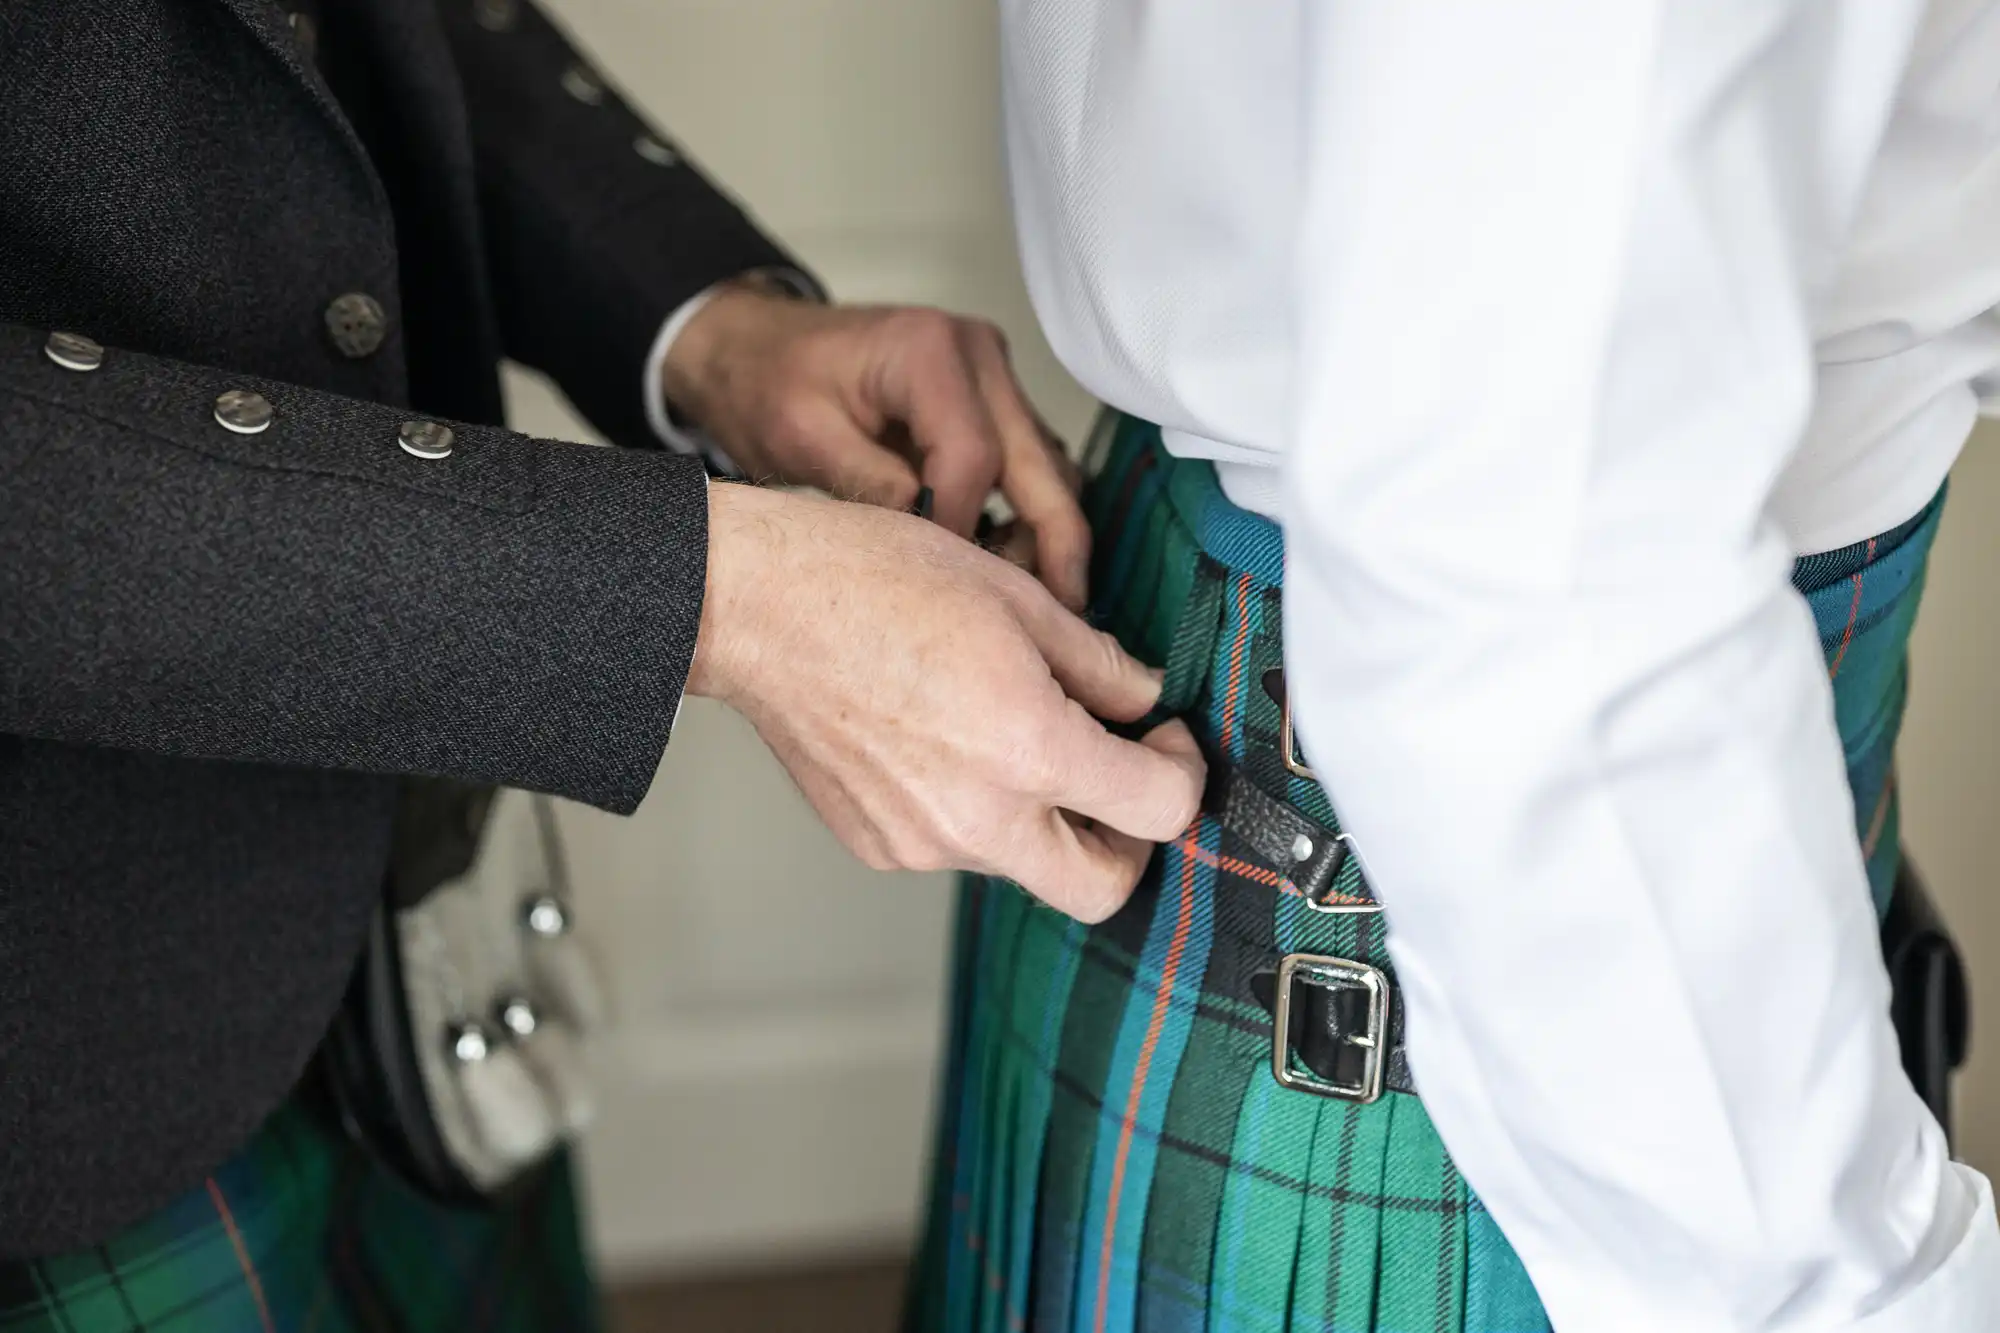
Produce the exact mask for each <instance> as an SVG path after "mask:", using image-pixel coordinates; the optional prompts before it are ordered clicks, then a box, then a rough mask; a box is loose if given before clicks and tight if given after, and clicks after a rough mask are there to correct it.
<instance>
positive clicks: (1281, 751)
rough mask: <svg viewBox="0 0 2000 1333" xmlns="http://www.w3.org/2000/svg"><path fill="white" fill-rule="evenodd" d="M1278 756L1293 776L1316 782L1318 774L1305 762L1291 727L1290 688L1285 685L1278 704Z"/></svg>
mask: <svg viewBox="0 0 2000 1333" xmlns="http://www.w3.org/2000/svg"><path fill="white" fill-rule="evenodd" d="M1278 757H1279V758H1280V759H1282V760H1284V762H1285V767H1286V768H1287V769H1288V770H1289V771H1290V772H1291V773H1292V774H1294V775H1295V776H1297V777H1302V778H1304V779H1305V780H1306V781H1307V782H1318V781H1319V774H1317V773H1315V772H1313V771H1312V767H1311V766H1310V765H1308V764H1307V763H1306V757H1305V755H1303V754H1301V753H1300V752H1299V737H1298V732H1297V731H1295V730H1293V728H1292V690H1291V687H1290V686H1289V685H1288V686H1286V687H1285V697H1284V699H1283V700H1281V701H1280V702H1279V704H1278Z"/></svg>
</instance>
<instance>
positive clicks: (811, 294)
mask: <svg viewBox="0 0 2000 1333" xmlns="http://www.w3.org/2000/svg"><path fill="white" fill-rule="evenodd" d="M756 271H757V272H758V273H761V274H763V275H765V276H767V277H769V278H771V279H772V280H774V281H776V282H779V283H782V284H783V285H784V286H786V287H789V288H791V289H792V291H794V292H796V293H797V294H798V295H799V297H800V299H801V300H810V301H823V300H825V299H826V297H825V294H824V293H823V292H821V291H820V289H819V284H817V283H815V282H814V281H813V280H812V279H811V278H810V277H808V276H807V275H806V274H805V273H803V272H801V271H800V270H798V269H792V268H772V269H758V270H756ZM739 276H740V275H739ZM734 281H736V279H735V278H731V279H728V280H727V281H724V282H718V283H716V284H715V285H714V286H712V287H708V288H706V289H704V290H703V291H701V292H699V293H697V294H696V295H694V296H692V297H690V298H689V299H687V300H686V301H683V302H682V303H681V305H680V308H679V309H677V310H675V311H674V312H673V314H671V315H668V316H667V319H666V322H665V323H664V324H662V325H660V331H659V332H658V333H657V334H655V335H654V336H653V346H652V349H651V350H650V351H648V352H647V353H646V367H645V372H644V383H642V384H641V385H640V386H639V391H640V393H641V394H642V395H643V396H644V397H643V401H644V402H645V404H646V424H647V425H649V426H651V427H652V428H653V434H654V435H655V436H657V437H658V438H659V441H660V443H661V444H663V445H665V446H666V447H667V448H669V449H671V450H673V451H674V452H675V453H679V454H693V455H695V456H696V457H699V458H703V459H706V460H707V461H708V464H709V466H710V467H712V468H713V469H715V471H717V472H719V473H721V474H722V475H723V476H725V477H740V476H742V475H743V474H742V472H741V471H740V470H739V469H738V468H737V466H736V464H735V463H734V462H732V461H731V460H730V457H729V455H728V454H726V453H724V452H723V450H722V447H721V446H720V445H718V444H716V442H715V441H714V440H713V439H711V438H709V436H708V435H707V433H706V432H704V431H700V430H697V429H695V428H694V427H692V426H689V425H687V424H685V423H683V422H681V421H679V420H677V419H676V418H675V416H674V410H673V407H672V406H671V405H670V404H669V403H668V402H667V385H666V377H665V373H664V372H665V370H666V364H667V356H668V355H669V354H670V353H671V352H672V351H673V349H674V344H675V343H676V342H678V341H679V340H680V336H681V334H682V333H684V332H686V331H687V326H688V325H690V324H692V323H694V318H695V316H696V315H699V314H700V313H701V312H702V310H703V309H704V308H705V307H706V306H707V305H708V303H709V302H710V301H712V300H714V299H715V297H716V295H717V293H719V292H721V290H722V289H723V288H724V287H726V286H728V285H729V283H730V282H734Z"/></svg>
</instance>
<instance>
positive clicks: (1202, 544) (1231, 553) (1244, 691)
mask: <svg viewBox="0 0 2000 1333" xmlns="http://www.w3.org/2000/svg"><path fill="white" fill-rule="evenodd" d="M1098 436H1099V439H1098V441H1097V443H1096V444H1095V445H1094V446H1093V452H1096V453H1102V454H1103V455H1104V461H1103V465H1102V467H1101V470H1099V471H1098V472H1097V474H1096V475H1095V476H1094V477H1093V479H1092V481H1091V483H1090V487H1089V490H1088V492H1087V494H1086V506H1087V508H1088V510H1089V513H1090V517H1091V521H1092V524H1093V527H1094V529H1095V531H1096V534H1097V556H1096V560H1095V566H1094V568H1093V571H1092V598H1093V606H1094V611H1095V614H1096V615H1097V617H1099V619H1100V622H1101V623H1103V624H1105V625H1106V626H1107V627H1108V628H1110V629H1111V630H1112V631H1113V632H1115V633H1116V634H1117V635H1118V637H1119V638H1120V639H1121V640H1122V641H1123V642H1124V643H1125V645H1126V646H1127V648H1128V649H1130V650H1131V651H1132V652H1133V653H1134V654H1136V655H1137V656H1139V657H1140V658H1142V659H1144V660H1145V661H1148V662H1153V663H1165V665H1166V672H1167V680H1166V687H1165V696H1166V697H1165V700H1164V702H1165V704H1166V705H1167V706H1168V707H1169V708H1170V709H1171V710H1172V711H1174V712H1178V713H1181V714H1182V715H1184V716H1186V717H1187V718H1188V720H1189V721H1190V723H1191V724H1192V725H1193V726H1194V727H1195V728H1196V729H1197V731H1198V732H1200V733H1202V736H1203V740H1204V742H1205V744H1206V745H1207V746H1208V747H1209V748H1210V752H1211V753H1222V754H1226V755H1228V756H1229V757H1230V758H1231V759H1233V760H1234V762H1236V763H1237V764H1240V765H1242V766H1244V767H1245V768H1246V769H1247V771H1248V773H1249V774H1250V776H1251V777H1252V778H1253V779H1254V780H1255V781H1257V782H1258V784H1259V785H1260V786H1262V787H1263V788H1264V789H1265V790H1266V791H1267V792H1269V793H1271V794H1273V795H1279V796H1283V797H1284V798H1286V799H1288V800H1289V801H1291V802H1292V803H1293V804H1294V805H1296V806H1297V807H1299V808H1300V809H1302V810H1304V811H1305V812H1306V813H1308V814H1311V815H1312V816H1313V817H1314V818H1316V819H1317V820H1319V821H1320V822H1321V823H1323V824H1325V825H1327V826H1329V827H1337V823H1336V821H1335V819H1334V815H1333V811H1332V810H1331V809H1329V808H1328V805H1327V802H1326V798H1325V796H1324V794H1323V793H1321V791H1320V790H1319V788H1318V787H1317V786H1315V785H1313V784H1311V783H1309V782H1306V781H1304V780H1302V779H1299V778H1296V777H1294V776H1292V775H1291V774H1290V773H1289V772H1288V771H1287V770H1286V769H1285V768H1284V767H1283V765H1282V763H1281V761H1280V758H1279V755H1278V750H1277V736H1278V729H1279V717H1278V709H1277V707H1276V705H1275V704H1274V703H1273V702H1272V701H1271V699H1270V698H1269V697H1268V696H1267V695H1266V692H1265V691H1264V689H1263V688H1261V685H1260V683H1259V682H1260V681H1261V679H1262V677H1263V674H1264V672H1265V671H1266V670H1267V669H1269V668H1271V667H1275V666H1278V665H1279V664H1280V662H1281V653H1280V593H1279V588H1280V584H1281V582H1282V578H1283V565H1284V548H1283V541H1282V537H1281V534H1280V531H1279V529H1278V527H1277V526H1276V525H1275V524H1273V523H1271V522H1270V521H1268V520H1266V519H1264V518H1261V517H1259V516H1257V515H1254V514H1251V513H1249V512H1247V511H1244V510H1242V509H1239V508H1237V507H1236V506H1235V505H1233V504H1231V503H1230V502H1229V501H1228V500H1227V499H1226V498H1225V497H1224V496H1223V494H1222V492H1221V490H1220V488H1219V486H1218V485H1217V483H1216V479H1215V473H1214V469H1213V468H1212V467H1211V466H1210V465H1209V464H1207V463H1205V462H1198V461H1187V460H1177V459H1175V458H1173V457H1171V456H1170V455H1168V454H1167V453H1166V452H1165V450H1164V449H1163V448H1162V447H1161V445H1160V439H1159V432H1158V430H1157V429H1156V428H1154V427H1152V426H1149V425H1147V424H1145V423H1143V422H1139V421H1135V420H1131V419H1128V418H1121V417H1116V416H1112V417H1109V418H1107V420H1106V422H1105V423H1103V424H1102V425H1101V426H1100V429H1099V432H1098ZM1941 502H1942V495H1940V497H1939V499H1938V500H1935V501H1933V502H1932V504H1931V505H1930V506H1929V507H1927V508H1926V509H1925V511H1924V512H1923V513H1922V514H1920V515H1918V516H1917V517H1916V518H1915V519H1912V520H1911V521H1910V522H1909V523H1907V524H1905V525H1903V526H1902V527H1900V528H1898V529H1897V530H1896V531H1894V532H1892V533H1888V534H1885V535H1884V536H1882V537H1879V538H1877V539H1875V540H1874V541H1870V542H1865V543H1862V544H1860V545H1858V546H1856V547H1853V548H1850V549H1848V550H1844V551H1838V552H1833V553H1831V554H1828V555H1822V556H1815V557H1811V558H1809V559H1806V560H1803V561H1800V562H1799V564H1798V566H1797V567H1796V569H1795V571H1794V583H1795V585H1796V586H1797V587H1798V588H1799V590H1800V591H1801V592H1802V593H1804V594H1805V596H1806V597H1807V600H1808V601H1809V602H1810V604H1811V606H1812V609H1813V613H1814V615H1815V617H1816V618H1817V621H1818V625H1819V630H1820V637H1821V641H1822V643H1823V645H1824V647H1825V650H1826V660H1827V667H1828V671H1829V673H1830V674H1831V675H1832V678H1833V684H1834V692H1835V698H1836V708H1837V713H1838V721H1839V728H1840V733H1841V736H1842V739H1843V740H1844V742H1845V745H1846V755H1847V763H1848V777H1849V779H1850V782H1851V785H1852V788H1853V791H1854V798H1855V826H1856V832H1857V835H1858V836H1859V837H1860V838H1861V840H1862V842H1863V843H1864V845H1865V847H1866V849H1867V853H1868V857H1867V859H1868V867H1869V874H1870V880H1871V884H1872V887H1873V890H1874V894H1875V898H1876V904H1877V907H1878V910H1879V909H1880V908H1881V907H1882V906H1884V905H1886V903H1887V901H1888V894H1889V889H1890V886H1891V884H1892V882H1893V880H1894V877H1895V873H1896V868H1897V857H1898V850H1897V820H1896V795H1895V786H1894V782H1893V780H1892V776H1891V769H1890V760H1891V756H1892V752H1893V749H1894V744H1895V738H1896V733H1897V729H1898V727H1899V725H1900V722H1901V718H1902V711H1903V698H1904V687H1905V673H1904V650H1905V647H1906V644H1907V641H1908V636H1909V630H1910V625H1911V621H1912V619H1913V617H1914V615H1915V613H1916V607H1917V602H1918V598H1919V596H1920V593H1921V589H1922V583H1923V568H1924V561H1925V558H1926V555H1927V553H1928V551H1929V548H1930V544H1931V540H1932V537H1933V536H1934V534H1935V532H1936V529H1937V521H1938V514H1939V510H1940V508H1941ZM1358 874H1359V871H1358V867H1357V866H1356V865H1355V864H1354V863H1353V862H1352V861H1350V863H1349V866H1348V868H1347V869H1346V870H1344V871H1343V878H1342V879H1341V880H1339V881H1336V884H1335V892H1336V893H1338V894H1348V895H1357V896H1365V895H1366V893H1367V890H1366V887H1365V886H1364V885H1363V884H1362V883H1361V882H1360V880H1359V878H1358ZM1383 944H1384V930H1383V925H1382V922H1381V920H1380V918H1379V917H1377V916H1372V915H1366V914H1353V915H1337V916H1336V915H1327V914H1322V913H1314V912H1311V911H1308V910H1307V909H1306V906H1305V903H1304V900H1303V898H1302V897H1301V895H1300V893H1299V891H1298V889H1297V888H1296V887H1295V886H1293V885H1292V884H1291V883H1290V882H1289V881H1287V880H1284V879H1282V878H1281V877H1280V876H1279V875H1278V874H1276V873H1274V872H1273V870H1272V869H1271V868H1270V867H1268V866H1265V865H1261V864H1258V863H1256V862H1255V860H1254V858H1252V857H1251V856H1250V854H1249V853H1248V852H1247V850H1246V849H1245V848H1243V847H1242V846H1240V845H1238V844H1237V843H1236V842H1235V841H1234V839H1233V837H1231V836H1228V835H1224V834H1223V833H1222V832H1221V831H1220V830H1219V829H1218V827H1217V825H1216V823H1215V821H1214V820H1213V819H1212V818H1209V817H1206V816H1205V817H1203V818H1202V819H1201V820H1200V821H1198V822H1197V823H1196V825H1195V826H1194V827H1193V828H1192V829H1190V830H1189V831H1188V833H1187V834H1185V835H1184V836H1183V837H1181V838H1180V839H1179V840H1178V841H1176V842H1175V843H1173V844H1171V845H1168V846H1165V847H1163V848H1161V849H1160V851H1159V853H1158V854H1157V855H1156V856H1155V857H1154V859H1153V863H1152V865H1151V867H1150V868H1149V870H1148V872H1147V874H1146V877H1145V880H1144V881H1143V883H1142V885H1141V887H1140V889H1139V891H1138V893H1137V894H1136V895H1135V896H1134V897H1133V899H1132V901H1131V902H1130V903H1129V904H1128V905H1127V906H1126V908H1125V909H1124V910H1123V911H1121V912H1120V913H1119V914H1118V915H1117V916H1115V917H1113V918H1112V919H1111V920H1110V921H1108V922H1105V923H1104V924H1103V925H1100V926H1097V927H1094V928H1092V927H1085V926H1082V925H1079V924H1077V923H1075V922H1073V921H1070V920H1068V919H1067V918H1065V917H1063V916H1061V915H1060V914H1058V913H1056V912H1053V911H1051V910H1049V909H1047V908H1045V907H1042V906H1041V905H1040V904H1038V903H1036V902H1035V901H1033V900H1032V899H1030V898H1029V897H1028V896H1026V895H1025V894H1023V893H1022V892H1021V891H1020V890H1018V889H1017V888H1015V887H1014V886H1013V885H1011V884H1008V883H1006V882H1003V881H997V880H989V879H981V878H976V877H975V878H968V879H967V880H966V881H965V882H964V884H963V887H962V890H961V897H960V904H959V917H958V924H957V943H956V960H955V961H956V984H955V991H954V996H953V1002H952V1009H951V1029H950V1032H949V1034H948V1041H949V1051H948V1065H947V1072H946V1075H945V1079H944V1083H943V1087H942V1093H941V1104H940V1108H939V1132H938V1142H937V1146H936V1159H935V1162H934V1165H933V1175H932V1182H933V1183H932V1190H931V1198H930V1205H929V1219H928V1224H927V1227H926V1230H925V1236H924V1245H923V1253H922V1256H921V1258H920V1261H919V1264H918V1268H917V1273H916V1280H915V1283H914V1285H913V1287H912V1293H911V1301H910V1306H909V1311H908V1322H909V1325H910V1326H911V1327H912V1328H913V1329H917V1330H926V1331H928V1330H951V1333H960V1331H961V1330H1014V1329H1024V1328H1033V1329H1037V1330H1049V1331H1050V1333H1060V1331H1063V1330H1082V1331H1084V1333H1117V1331H1120V1330H1127V1329H1144V1330H1149V1331H1153V1330H1161V1331H1167V1330H1171V1331H1176V1333H1177V1331H1179V1330H1190V1331H1191V1330H1202V1329H1217V1330H1220V1329H1231V1330H1267V1329H1268V1330H1281V1329H1282V1330H1313V1331H1314V1333H1322V1331H1329V1330H1330V1331H1332V1333H1371V1331H1379V1333H1546V1330H1547V1329H1548V1320H1547V1317H1546V1315H1545V1314H1544V1313H1543V1311H1542V1307H1541V1303H1540V1302H1539V1300H1538V1299H1537V1298H1536V1295H1535V1291H1534V1288H1533V1286H1532V1284H1531V1283H1530V1282H1529V1281H1528V1278H1527V1275H1526V1273H1525V1272H1524V1271H1523V1269H1522V1267H1521V1265H1520V1262H1519V1261H1518V1259H1516V1257H1515V1256H1514V1253H1513V1251H1512V1250H1511V1249H1510V1248H1509V1246H1508V1244H1507V1242H1506V1240H1505V1239H1504V1238H1503V1237H1502V1236H1501V1234H1500V1232H1499V1229H1498V1228H1497V1227H1496V1226H1495V1225H1494V1223H1493V1220H1492V1218H1491V1216H1490V1215H1489V1214H1488V1213H1487V1212H1486V1210H1485V1209H1484V1208H1483V1207H1481V1205H1480V1203H1479V1201H1478V1199H1477V1198H1476V1197H1474V1196H1473V1195H1472V1193H1471V1192H1470V1191H1469V1190H1468V1189H1467V1188H1466V1184H1465V1181H1464V1180H1463V1179H1462V1178H1461V1177H1460V1176H1459V1174H1458V1172H1457V1171H1456V1170H1455V1169H1454V1168H1453V1165H1452V1161H1451V1158H1450V1156H1449V1154H1447V1153H1446V1152H1445V1149H1444V1145H1443V1144H1442V1143H1441V1142H1440V1141H1439V1139H1438V1135H1437V1133H1436V1131H1435V1130H1434V1129H1433V1128H1432V1125H1431V1122H1430V1118H1429V1116H1427V1115H1426V1114H1425V1111H1424V1108H1423V1105H1422V1104H1421V1103H1420V1102H1419V1101H1418V1100H1417V1099H1416V1098H1414V1097H1411V1096H1407V1095H1403V1094H1399V1093H1390V1094H1388V1095H1386V1096H1385V1097H1383V1098H1382V1099H1381V1100H1380V1101H1378V1102H1376V1103H1374V1104H1372V1105H1367V1106H1361V1105H1354V1104H1351V1103H1347V1102H1342V1101H1335V1100H1329V1099H1326V1098H1322V1097H1317V1096H1313V1095H1310V1094H1308V1093H1303V1092H1298V1091H1293V1090H1289V1089H1286V1088H1283V1087H1281V1086H1280V1085H1279V1084H1278V1082H1277V1081H1276V1079H1274V1078H1273V1077H1272V1073H1271V1057H1272V1051H1271V1026H1272V1025H1271V1019H1270V1016H1269V1014H1268V1013H1267V1012H1266V1010H1265V1009H1264V1008H1263V1007H1262V1006H1261V1005H1260V1004H1259V1003H1258V1002H1257V999H1256V997H1255V995H1254V993H1253V991H1252V989H1251V986H1250V981H1251V978H1253V977H1258V976H1260V975H1264V976H1267V975H1268V974H1269V973H1271V972H1272V971H1273V969H1275V967H1276V966H1277V963H1278V960H1279V958H1280V957H1281V956H1282V955H1284V954H1287V953H1293V952H1304V953H1319V954H1333V955H1336V956H1339V957H1342V958H1349V959H1356V960H1361V961H1365V962H1367V963H1370V964H1372V965H1373V966H1375V967H1378V968H1382V969H1384V970H1389V971H1392V970H1393V969H1392V968H1391V965H1390V960H1389V957H1388V954H1387V952H1386V950H1385V949H1384V947H1383Z"/></svg>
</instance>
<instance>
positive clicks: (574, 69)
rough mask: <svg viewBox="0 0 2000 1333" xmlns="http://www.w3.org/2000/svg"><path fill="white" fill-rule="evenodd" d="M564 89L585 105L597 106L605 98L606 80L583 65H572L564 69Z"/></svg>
mask: <svg viewBox="0 0 2000 1333" xmlns="http://www.w3.org/2000/svg"><path fill="white" fill-rule="evenodd" d="M562 86H563V91H564V92H566V93H568V94H569V95H570V96H571V97H574V98H575V99H576V100H577V101H579V102H581V103H583V104H584V105H585V106H596V105H597V104H598V103H600V102H602V101H603V100H604V81H603V80H602V79H600V78H598V77H597V75H595V74H593V73H592V72H591V71H590V70H589V69H588V68H587V67H585V66H583V65H571V66H570V67H569V68H568V69H566V70H564V71H563V76H562Z"/></svg>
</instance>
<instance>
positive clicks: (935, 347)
mask: <svg viewBox="0 0 2000 1333" xmlns="http://www.w3.org/2000/svg"><path fill="white" fill-rule="evenodd" d="M894 319H895V321H896V330H897V333H898V335H899V336H900V337H902V338H903V339H905V340H907V341H908V342H909V343H911V344H912V345H913V346H916V347H920V348H922V349H924V350H925V351H930V352H948V351H950V350H951V349H952V348H953V347H954V345H955V344H956V341H957V339H956V337H955V336H954V335H955V330H956V327H957V322H956V321H955V320H953V319H952V317H951V316H950V315H947V314H946V313H945V312H944V311H942V310H933V309H931V308H930V307H928V306H912V307H910V308H909V309H907V310H899V311H897V312H896V314H895V316H894Z"/></svg>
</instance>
